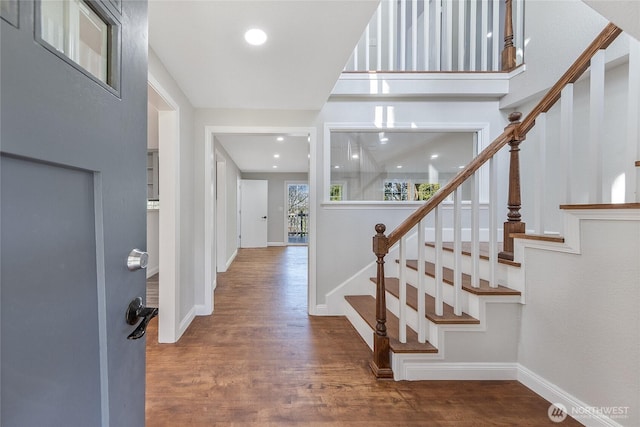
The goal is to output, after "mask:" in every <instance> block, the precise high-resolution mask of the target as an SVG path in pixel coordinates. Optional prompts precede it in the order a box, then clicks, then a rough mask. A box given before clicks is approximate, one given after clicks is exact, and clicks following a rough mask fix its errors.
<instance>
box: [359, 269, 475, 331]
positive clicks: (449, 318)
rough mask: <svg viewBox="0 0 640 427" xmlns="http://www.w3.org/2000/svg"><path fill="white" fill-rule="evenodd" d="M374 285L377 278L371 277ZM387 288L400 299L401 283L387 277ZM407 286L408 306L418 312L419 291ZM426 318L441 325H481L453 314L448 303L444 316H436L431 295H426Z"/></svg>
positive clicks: (472, 318)
mask: <svg viewBox="0 0 640 427" xmlns="http://www.w3.org/2000/svg"><path fill="white" fill-rule="evenodd" d="M371 281H372V282H373V283H375V282H376V278H375V277H371ZM384 283H385V287H386V290H387V292H389V293H390V294H391V295H393V296H395V297H396V298H398V299H399V298H400V281H399V280H398V278H396V277H385V279H384ZM408 285H409V286H407V305H408V306H409V307H411V308H413V309H414V310H415V311H418V289H416V288H415V287H414V286H413V285H411V284H408ZM425 316H426V318H427V319H429V320H430V321H432V322H433V323H435V324H439V325H477V324H479V323H480V321H479V320H478V319H476V318H475V317H472V316H470V315H468V314H467V313H462V315H461V316H456V315H455V314H454V312H453V307H452V306H450V305H449V304H447V303H444V304H443V309H442V316H438V315H436V299H435V298H434V297H432V296H431V295H429V294H426V295H425Z"/></svg>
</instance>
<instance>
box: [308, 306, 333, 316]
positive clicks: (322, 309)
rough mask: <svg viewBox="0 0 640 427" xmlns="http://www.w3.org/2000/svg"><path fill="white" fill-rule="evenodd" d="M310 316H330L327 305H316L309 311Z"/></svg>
mask: <svg viewBox="0 0 640 427" xmlns="http://www.w3.org/2000/svg"><path fill="white" fill-rule="evenodd" d="M309 314H311V315H312V316H330V315H331V314H329V308H328V307H327V304H317V305H316V307H315V308H314V309H313V310H309Z"/></svg>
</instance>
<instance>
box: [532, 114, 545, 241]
mask: <svg viewBox="0 0 640 427" xmlns="http://www.w3.org/2000/svg"><path fill="white" fill-rule="evenodd" d="M534 129H535V130H534V132H535V133H536V135H537V136H538V140H537V141H536V143H535V147H536V149H537V154H538V158H537V160H536V165H535V171H536V173H535V180H536V187H535V190H534V229H535V232H536V233H538V234H544V231H545V212H546V210H545V205H546V200H545V195H546V193H547V191H548V189H547V186H546V182H545V181H546V177H547V113H542V114H540V115H539V116H538V118H537V119H536V126H535V128H534Z"/></svg>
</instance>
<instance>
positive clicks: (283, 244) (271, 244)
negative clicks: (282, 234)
mask: <svg viewBox="0 0 640 427" xmlns="http://www.w3.org/2000/svg"><path fill="white" fill-rule="evenodd" d="M267 246H287V244H286V243H285V242H267Z"/></svg>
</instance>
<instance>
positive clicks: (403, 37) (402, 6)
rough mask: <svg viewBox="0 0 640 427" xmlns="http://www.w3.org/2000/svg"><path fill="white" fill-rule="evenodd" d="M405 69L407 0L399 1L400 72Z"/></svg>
mask: <svg viewBox="0 0 640 427" xmlns="http://www.w3.org/2000/svg"><path fill="white" fill-rule="evenodd" d="M406 69H407V0H400V71H405V70H406Z"/></svg>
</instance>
